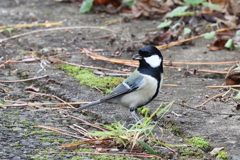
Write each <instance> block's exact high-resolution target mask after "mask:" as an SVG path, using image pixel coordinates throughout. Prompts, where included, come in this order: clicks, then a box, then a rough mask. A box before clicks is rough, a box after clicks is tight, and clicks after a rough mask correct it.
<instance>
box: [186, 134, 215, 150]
mask: <svg viewBox="0 0 240 160" xmlns="http://www.w3.org/2000/svg"><path fill="white" fill-rule="evenodd" d="M185 140H186V141H187V142H188V143H190V144H192V145H194V146H195V147H198V148H200V149H202V150H203V151H205V152H207V151H210V150H211V148H212V147H211V146H210V145H209V142H207V141H205V140H204V139H203V138H201V137H192V138H190V139H185Z"/></svg>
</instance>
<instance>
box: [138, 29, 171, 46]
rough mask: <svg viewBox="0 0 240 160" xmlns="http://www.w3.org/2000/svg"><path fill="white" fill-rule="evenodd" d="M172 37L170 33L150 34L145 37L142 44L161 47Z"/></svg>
mask: <svg viewBox="0 0 240 160" xmlns="http://www.w3.org/2000/svg"><path fill="white" fill-rule="evenodd" d="M171 36H172V33H171V32H165V33H161V32H150V33H148V34H147V35H146V38H145V39H144V40H143V44H151V45H161V44H163V43H165V42H166V41H168V40H170V38H171Z"/></svg>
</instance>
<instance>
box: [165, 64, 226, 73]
mask: <svg viewBox="0 0 240 160" xmlns="http://www.w3.org/2000/svg"><path fill="white" fill-rule="evenodd" d="M163 67H164V68H172V69H182V70H184V69H185V68H182V67H173V66H163ZM188 70H190V71H194V70H195V69H188ZM197 72H207V73H219V74H226V73H227V72H225V71H212V70H197Z"/></svg>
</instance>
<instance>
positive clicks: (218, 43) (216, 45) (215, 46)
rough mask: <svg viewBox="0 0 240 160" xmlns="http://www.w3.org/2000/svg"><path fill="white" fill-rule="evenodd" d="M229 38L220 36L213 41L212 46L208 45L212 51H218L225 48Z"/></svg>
mask: <svg viewBox="0 0 240 160" xmlns="http://www.w3.org/2000/svg"><path fill="white" fill-rule="evenodd" d="M227 41H228V40H225V39H221V38H218V39H217V40H215V41H214V42H213V43H212V46H210V47H208V49H209V50H210V51H217V50H221V49H224V48H225V47H224V45H225V44H226V43H227Z"/></svg>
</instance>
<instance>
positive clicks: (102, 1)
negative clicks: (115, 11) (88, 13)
mask: <svg viewBox="0 0 240 160" xmlns="http://www.w3.org/2000/svg"><path fill="white" fill-rule="evenodd" d="M93 4H94V5H104V6H106V5H108V4H111V5H113V6H114V7H116V8H117V7H119V6H120V5H121V1H120V0H94V2H93Z"/></svg>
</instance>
